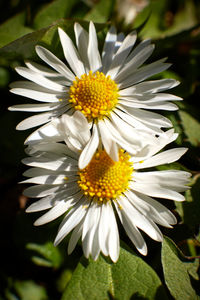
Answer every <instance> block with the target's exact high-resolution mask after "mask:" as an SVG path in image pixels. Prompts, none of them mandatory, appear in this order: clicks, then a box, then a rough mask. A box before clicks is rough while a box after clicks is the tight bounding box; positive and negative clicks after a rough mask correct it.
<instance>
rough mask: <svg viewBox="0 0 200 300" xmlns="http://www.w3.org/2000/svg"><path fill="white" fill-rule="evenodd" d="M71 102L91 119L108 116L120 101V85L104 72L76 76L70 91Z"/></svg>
mask: <svg viewBox="0 0 200 300" xmlns="http://www.w3.org/2000/svg"><path fill="white" fill-rule="evenodd" d="M69 95H70V99H69V102H71V104H72V105H73V106H74V108H75V109H76V110H80V111H81V112H82V113H83V114H84V115H85V116H86V117H87V118H88V121H91V120H92V119H94V118H98V119H102V118H103V117H104V116H108V115H109V113H110V112H111V111H112V110H113V108H114V107H115V106H116V104H117V102H118V96H119V95H118V86H117V84H116V83H115V82H114V81H113V80H112V79H111V78H110V76H107V77H106V76H105V75H104V74H103V73H102V72H96V73H92V71H90V72H89V74H84V75H82V76H81V78H78V77H76V80H75V81H74V82H73V85H72V86H71V87H70V91H69Z"/></svg>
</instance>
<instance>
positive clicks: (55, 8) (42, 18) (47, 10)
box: [33, 0, 78, 29]
mask: <svg viewBox="0 0 200 300" xmlns="http://www.w3.org/2000/svg"><path fill="white" fill-rule="evenodd" d="M77 2H78V0H56V1H53V2H51V3H49V4H47V5H45V6H44V7H43V9H41V10H40V11H39V12H38V13H37V15H36V16H35V19H34V21H33V27H34V28H35V29H40V28H43V27H46V26H49V25H51V24H52V23H53V22H55V21H56V20H58V19H61V18H68V17H70V13H71V10H72V8H73V6H74V5H75V4H76V3H77Z"/></svg>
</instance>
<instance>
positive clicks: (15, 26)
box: [0, 12, 33, 48]
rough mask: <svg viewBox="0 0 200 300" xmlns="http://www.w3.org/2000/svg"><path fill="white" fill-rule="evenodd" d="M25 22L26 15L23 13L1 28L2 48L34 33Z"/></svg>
mask: <svg viewBox="0 0 200 300" xmlns="http://www.w3.org/2000/svg"><path fill="white" fill-rule="evenodd" d="M25 22H26V14H25V12H22V13H20V14H18V15H16V16H15V17H13V18H11V19H9V20H8V21H7V22H5V23H4V24H2V25H1V26H0V48H1V47H3V46H5V45H6V44H9V43H11V42H12V41H14V40H16V39H18V38H20V37H21V36H23V35H25V34H27V33H29V32H31V31H33V30H32V29H31V28H29V27H26V26H25Z"/></svg>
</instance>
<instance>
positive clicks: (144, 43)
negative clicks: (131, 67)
mask: <svg viewBox="0 0 200 300" xmlns="http://www.w3.org/2000/svg"><path fill="white" fill-rule="evenodd" d="M150 44H151V39H148V40H144V41H142V42H141V43H139V45H137V47H135V48H134V49H133V51H131V53H130V54H129V56H128V57H127V59H126V61H125V63H126V64H127V63H129V61H130V60H132V59H133V57H135V56H136V55H138V53H140V52H142V51H143V50H144V49H145V48H147V47H148V46H149V45H150Z"/></svg>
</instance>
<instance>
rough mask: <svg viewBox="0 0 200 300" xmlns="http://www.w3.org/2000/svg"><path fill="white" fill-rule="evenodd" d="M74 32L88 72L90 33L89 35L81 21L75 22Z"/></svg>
mask: <svg viewBox="0 0 200 300" xmlns="http://www.w3.org/2000/svg"><path fill="white" fill-rule="evenodd" d="M74 32H75V37H76V45H77V47H78V52H79V54H80V56H81V59H82V61H83V63H84V66H85V69H86V72H88V71H89V70H90V66H89V58H88V55H87V49H88V41H89V35H88V33H87V31H86V30H85V29H83V27H82V26H81V25H80V24H79V23H75V24H74Z"/></svg>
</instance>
